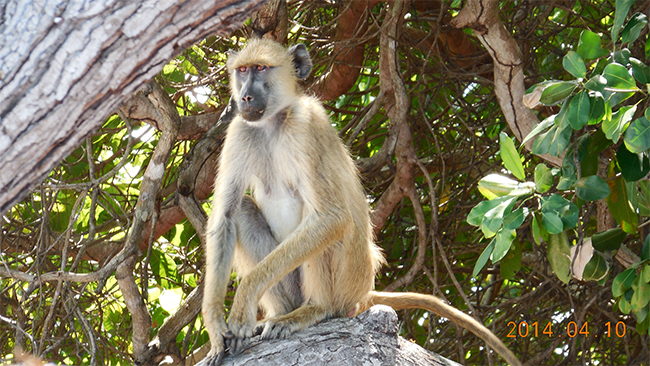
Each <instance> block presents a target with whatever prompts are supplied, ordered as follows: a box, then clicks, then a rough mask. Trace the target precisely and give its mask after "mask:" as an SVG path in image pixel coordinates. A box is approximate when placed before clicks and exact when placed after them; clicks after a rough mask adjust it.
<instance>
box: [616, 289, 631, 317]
mask: <svg viewBox="0 0 650 366" xmlns="http://www.w3.org/2000/svg"><path fill="white" fill-rule="evenodd" d="M630 291H632V290H630ZM630 298H632V296H630ZM618 308H619V310H621V313H623V314H629V313H630V312H631V311H632V305H630V300H628V299H627V298H626V297H625V296H622V297H621V298H620V299H619V301H618Z"/></svg>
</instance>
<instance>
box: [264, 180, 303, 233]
mask: <svg viewBox="0 0 650 366" xmlns="http://www.w3.org/2000/svg"><path fill="white" fill-rule="evenodd" d="M252 183H253V184H252V188H253V196H254V197H255V201H257V204H258V205H259V207H260V209H261V211H262V214H263V215H264V217H265V218H266V222H267V223H268V224H269V226H270V228H271V232H273V236H274V237H275V239H276V240H277V241H278V242H280V243H281V242H282V241H283V240H284V239H286V237H287V236H289V234H291V232H293V231H294V230H295V229H296V227H298V225H299V224H300V221H301V220H302V208H303V202H302V199H301V198H300V194H299V192H298V191H297V188H295V187H291V186H290V185H288V184H283V182H282V183H281V182H275V184H268V183H267V184H265V183H264V182H262V181H261V180H260V179H259V178H258V177H253V182H252Z"/></svg>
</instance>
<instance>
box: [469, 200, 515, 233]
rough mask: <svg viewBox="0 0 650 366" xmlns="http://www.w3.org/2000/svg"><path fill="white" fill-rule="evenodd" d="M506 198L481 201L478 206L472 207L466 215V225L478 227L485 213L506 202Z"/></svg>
mask: <svg viewBox="0 0 650 366" xmlns="http://www.w3.org/2000/svg"><path fill="white" fill-rule="evenodd" d="M507 199H508V198H506V197H500V198H496V199H493V200H489V201H481V202H479V204H478V205H476V206H474V208H472V210H471V211H470V212H469V214H468V215H467V223H468V224H470V225H473V226H480V225H481V222H482V221H483V218H484V217H485V213H486V212H488V211H490V210H491V209H493V208H495V207H497V206H498V205H499V204H501V202H503V201H505V200H507Z"/></svg>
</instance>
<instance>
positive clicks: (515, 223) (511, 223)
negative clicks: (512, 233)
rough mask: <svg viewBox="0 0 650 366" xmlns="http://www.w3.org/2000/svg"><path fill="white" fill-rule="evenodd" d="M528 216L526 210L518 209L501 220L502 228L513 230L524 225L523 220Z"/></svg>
mask: <svg viewBox="0 0 650 366" xmlns="http://www.w3.org/2000/svg"><path fill="white" fill-rule="evenodd" d="M527 215H528V210H527V209H523V208H518V209H516V210H514V211H512V212H511V213H509V214H507V215H506V217H504V218H503V228H504V229H506V230H515V229H517V228H519V227H520V226H521V224H523V223H524V219H525V218H526V216H527Z"/></svg>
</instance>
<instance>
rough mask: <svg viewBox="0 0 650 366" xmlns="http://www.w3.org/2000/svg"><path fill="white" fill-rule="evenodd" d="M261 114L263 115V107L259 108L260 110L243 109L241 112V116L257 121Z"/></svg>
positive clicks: (250, 120)
mask: <svg viewBox="0 0 650 366" xmlns="http://www.w3.org/2000/svg"><path fill="white" fill-rule="evenodd" d="M263 115H264V109H260V110H250V109H249V110H243V111H242V112H241V116H242V117H243V118H244V119H245V120H247V121H249V122H255V121H259V120H260V119H261V118H262V116H263Z"/></svg>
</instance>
